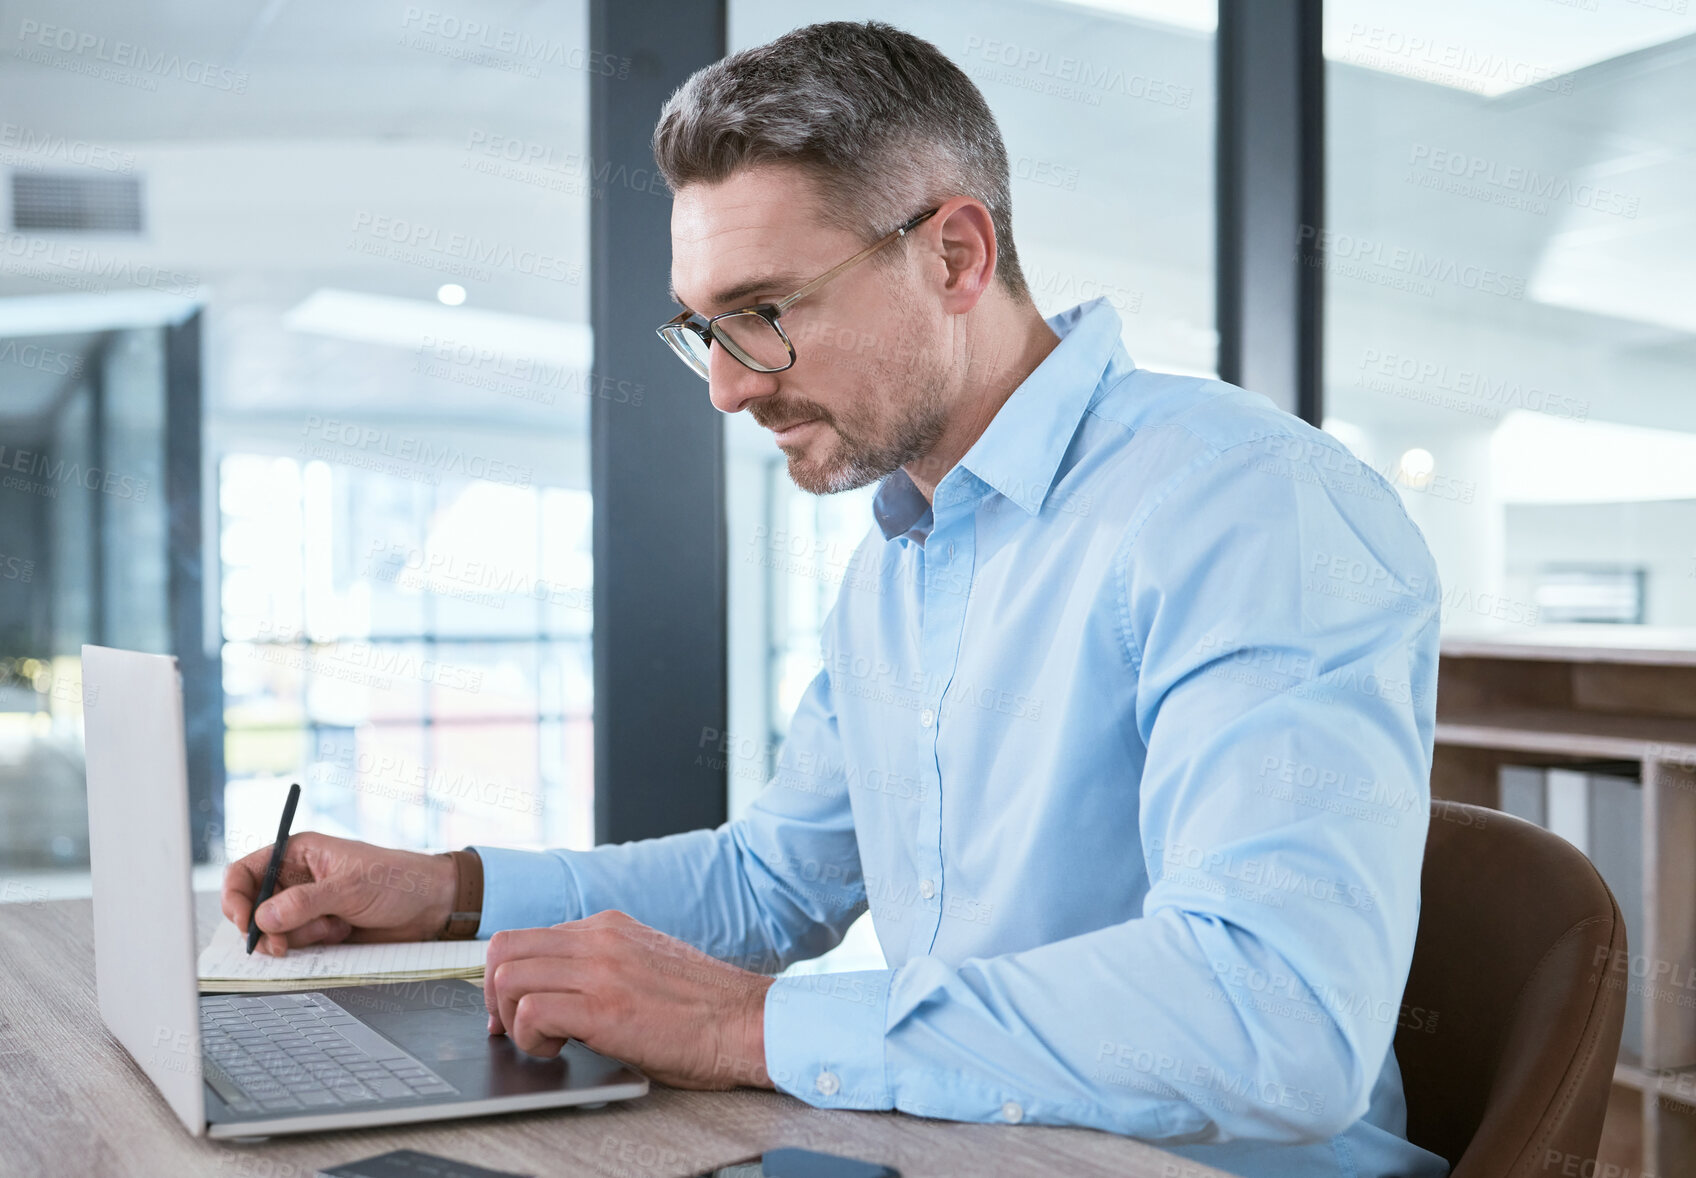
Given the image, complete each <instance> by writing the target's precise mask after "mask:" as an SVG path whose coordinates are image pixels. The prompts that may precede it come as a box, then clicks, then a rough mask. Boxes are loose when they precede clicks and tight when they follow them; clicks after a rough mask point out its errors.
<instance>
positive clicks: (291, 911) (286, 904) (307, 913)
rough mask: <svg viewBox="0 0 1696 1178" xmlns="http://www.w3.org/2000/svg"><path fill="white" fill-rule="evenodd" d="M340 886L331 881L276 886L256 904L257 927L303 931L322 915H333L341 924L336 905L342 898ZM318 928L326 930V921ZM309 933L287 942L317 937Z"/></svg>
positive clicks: (323, 916)
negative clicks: (284, 886) (278, 888)
mask: <svg viewBox="0 0 1696 1178" xmlns="http://www.w3.org/2000/svg"><path fill="white" fill-rule="evenodd" d="M341 896H342V889H341V888H340V887H338V886H337V885H336V884H334V883H331V882H327V881H326V882H313V883H304V884H298V885H296V886H295V887H292V888H287V889H282V890H279V891H278V892H277V893H276V894H275V895H273V896H272V897H271V898H270V899H269V900H267V901H265V903H263V904H261V905H260V906H259V927H260V928H261V929H262V930H264V931H265V932H267V933H287V934H293V933H296V932H300V933H303V934H304V933H306V932H307V931H308V928H309V926H314V925H315V922H318V921H320V920H321V919H322V918H325V917H335V918H336V919H337V920H338V921H339V922H340V923H341V924H343V925H346V924H347V922H346V921H344V920H341V919H340V917H339V916H338V914H337V912H336V909H337V906H338V904H339V903H340V901H341ZM316 927H317V928H318V929H319V930H320V931H322V930H327V929H328V927H329V926H328V925H327V924H326V925H317V926H316ZM318 939H319V937H318V936H311V937H308V938H307V939H305V940H294V939H293V938H292V936H291V939H290V941H289V943H290V944H294V945H301V944H311V943H312V942H313V941H316V940H318Z"/></svg>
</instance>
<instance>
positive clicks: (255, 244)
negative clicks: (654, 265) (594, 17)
mask: <svg viewBox="0 0 1696 1178" xmlns="http://www.w3.org/2000/svg"><path fill="white" fill-rule="evenodd" d="M39 23H40V22H33V21H27V20H26V21H25V22H24V25H26V26H30V27H29V28H26V29H25V30H24V32H22V33H20V34H19V35H20V37H22V38H24V39H23V40H21V41H20V43H19V44H20V49H19V53H18V55H17V57H16V59H15V60H12V59H8V68H7V70H6V71H4V75H3V76H0V108H4V109H5V110H6V122H5V127H4V129H3V133H0V140H3V142H0V184H4V185H5V186H6V187H5V191H0V197H4V196H5V192H7V191H9V192H10V194H11V197H12V199H11V200H10V201H4V200H0V216H5V217H6V218H7V219H8V221H7V224H5V225H0V230H9V232H5V233H4V235H3V240H4V243H5V251H4V258H3V259H0V388H4V390H5V391H4V393H3V394H0V454H3V456H4V459H5V462H6V465H7V467H8V471H9V469H10V465H11V461H12V459H13V458H14V457H15V456H16V454H17V453H18V452H19V451H28V452H30V453H32V454H40V455H45V456H46V459H47V461H48V463H49V464H50V465H51V466H52V468H53V469H54V470H62V469H65V468H66V467H67V466H75V467H76V468H77V469H79V470H89V469H95V470H103V471H106V470H109V471H111V472H112V473H113V474H114V476H115V481H114V482H113V483H112V484H111V485H110V486H99V485H97V486H96V487H95V488H94V489H89V488H88V487H85V486H75V487H73V486H69V485H66V486H60V485H59V484H57V483H54V482H53V481H52V479H51V478H50V479H49V480H48V481H47V483H45V484H43V486H44V487H45V488H46V489H45V490H43V489H42V488H41V487H35V488H32V487H29V486H25V485H24V484H23V483H21V482H20V483H17V484H16V485H11V484H8V485H6V486H3V487H0V872H8V871H12V870H13V869H16V870H19V871H22V870H33V869H34V868H37V867H40V868H43V869H46V868H55V867H60V868H65V869H71V870H74V869H76V868H79V867H80V868H82V869H83V870H84V871H86V834H85V830H86V817H85V815H84V814H83V812H82V806H83V801H82V789H81V777H82V766H81V747H80V729H79V722H80V715H79V709H78V706H77V703H76V701H75V698H74V697H75V693H76V690H77V654H78V648H79V646H80V644H81V643H83V642H85V641H95V642H105V643H108V644H111V645H117V646H126V647H132V648H138V649H143V650H153V651H165V652H170V653H177V654H179V655H182V654H184V653H185V652H187V651H192V652H193V654H194V655H195V657H196V659H197V660H198V662H199V664H200V665H201V666H205V665H206V664H207V663H208V661H210V662H211V663H212V665H213V667H214V668H215V670H214V673H213V674H212V675H211V676H210V679H209V682H210V683H212V684H221V690H222V704H221V706H219V705H217V704H216V702H214V703H213V704H212V705H211V706H208V707H206V708H205V709H204V714H201V715H197V716H194V717H191V726H195V725H198V726H199V727H198V729H197V731H202V732H204V731H213V730H216V729H217V728H218V726H219V725H220V723H221V724H222V725H223V729H222V750H223V754H224V765H223V768H224V771H225V775H226V777H227V789H226V791H225V794H224V799H223V800H224V803H225V805H224V825H223V827H222V828H221V829H220V830H219V832H218V833H219V834H220V835H222V836H224V838H225V839H226V840H227V844H228V850H229V851H230V852H231V853H239V852H241V851H244V850H247V849H251V847H252V846H254V845H262V844H263V843H267V842H269V841H270V839H271V838H272V837H273V836H274V835H275V831H276V822H277V814H278V811H279V808H280V806H281V802H282V797H283V794H284V790H285V787H286V785H287V783H288V782H290V781H299V782H301V784H302V786H303V790H304V797H303V799H302V803H301V809H300V813H299V816H298V818H297V829H308V828H315V829H320V830H327V831H332V832H336V833H340V834H346V835H351V836H355V837H359V838H365V839H371V840H375V841H381V842H392V843H399V844H403V845H408V846H418V847H423V846H459V845H463V844H464V843H465V842H467V841H469V840H472V839H480V840H487V841H491V842H500V843H509V844H513V845H519V846H523V845H536V844H551V845H565V846H588V845H590V844H591V843H592V842H593V823H592V798H593V764H592V752H591V750H592V745H593V741H592V739H591V732H592V728H591V725H592V716H591V713H592V706H593V698H592V686H591V684H592V675H591V673H590V650H589V641H590V631H591V600H592V588H593V570H592V567H591V563H592V562H591V554H590V538H589V521H590V511H591V505H590V493H589V481H588V433H587V424H588V417H589V398H590V397H591V396H594V395H596V394H597V392H599V391H600V390H601V389H603V388H604V387H605V385H604V382H600V381H597V380H595V379H594V378H592V377H591V375H590V373H589V362H590V356H591V346H590V332H589V326H588V282H587V278H588V272H587V264H588V248H587V237H588V220H589V218H588V211H589V201H590V199H591V198H592V197H593V196H595V195H596V194H597V192H598V191H599V190H598V188H597V169H596V168H595V167H594V165H593V164H592V162H591V161H590V160H589V155H588V138H589V137H588V123H587V102H588V83H589V76H590V75H589V71H590V70H591V69H601V68H603V66H604V64H605V63H604V62H602V61H600V59H599V58H597V57H595V56H593V55H591V54H589V53H588V52H587V39H588V19H587V7H586V5H585V4H584V3H582V0H565V2H563V3H558V4H549V5H542V6H532V7H527V8H523V9H521V10H519V9H513V8H511V7H510V6H502V5H498V4H490V3H487V2H485V0H468V3H466V4H464V5H456V6H455V8H454V10H453V11H452V12H446V13H444V12H438V11H431V10H429V9H428V8H425V9H420V8H418V7H416V6H400V7H394V8H384V9H372V8H366V7H362V6H357V5H354V6H347V5H343V6H340V7H337V6H333V5H330V6H327V5H323V4H306V5H273V6H271V7H269V8H266V9H265V10H264V11H263V12H260V13H257V14H256V13H255V12H252V11H247V10H241V11H237V10H234V9H225V8H222V7H220V6H218V5H214V4H189V5H177V6H170V7H168V8H156V7H150V8H147V9H146V10H145V11H144V10H142V9H133V8H130V7H126V6H124V5H120V4H115V3H110V2H106V3H101V2H95V3H92V4H84V5H81V6H80V7H79V8H78V10H77V14H76V15H75V17H74V19H73V18H71V17H70V16H67V17H66V20H65V22H61V30H62V28H63V25H64V24H65V23H68V24H70V25H74V26H75V28H76V29H77V31H78V32H79V34H80V35H81V36H82V39H83V41H84V42H87V45H83V44H81V43H80V42H79V44H78V45H72V44H71V43H70V40H68V39H66V38H60V39H59V40H57V41H55V40H53V38H52V37H50V36H45V35H42V36H40V37H37V36H34V35H33V33H32V30H33V31H34V32H39V29H37V28H36V26H37V25H38V24H39ZM40 28H48V26H47V25H44V24H42V25H40ZM26 42H27V44H26ZM96 42H98V44H99V45H108V46H109V45H110V44H112V43H114V42H127V43H130V44H134V45H140V46H141V47H142V49H143V52H142V53H141V54H140V55H139V57H138V62H137V63H133V64H127V65H126V64H123V63H118V64H113V63H112V62H111V61H108V60H106V58H104V57H101V58H99V60H96V58H97V57H99V54H98V53H97V52H96V50H95V49H89V48H88V47H87V46H88V45H95V44H96ZM97 48H98V46H96V49H97ZM141 58H145V59H147V61H156V62H157V63H159V64H160V68H158V69H154V68H152V67H150V66H149V65H147V64H146V62H143V61H141V60H140V59H141ZM187 61H193V62H196V63H200V64H201V65H202V66H204V68H203V69H199V70H197V71H196V75H197V76H196V77H193V78H191V77H188V76H186V75H184V74H183V73H182V72H181V71H178V70H176V69H175V63H178V62H187ZM625 64H628V63H625ZM93 67H98V68H93ZM166 67H170V68H166ZM603 178H604V177H603ZM14 214H15V215H14ZM197 309H198V313H199V315H200V354H199V364H198V372H197V373H196V372H193V371H190V369H189V368H184V369H183V370H182V371H181V372H180V373H176V374H175V375H176V376H181V377H182V379H184V380H191V381H192V380H193V379H196V378H197V379H198V382H199V390H200V399H201V414H202V417H201V420H200V421H198V422H195V423H191V424H189V425H187V426H186V427H184V429H185V430H193V429H198V430H199V432H200V438H201V442H202V445H201V448H200V457H201V461H200V463H199V470H198V473H197V472H196V471H195V469H194V466H195V464H194V463H192V462H190V463H188V464H187V465H186V466H184V465H182V464H180V463H179V464H177V465H175V466H173V465H172V463H171V461H170V455H171V453H172V450H171V442H172V430H167V429H165V428H164V418H163V406H164V405H165V404H166V401H165V398H164V391H165V389H166V387H167V385H168V384H169V382H168V381H167V373H166V368H167V366H168V364H170V363H177V362H180V361H181V359H182V357H177V358H176V360H175V361H173V360H172V359H171V358H170V357H169V356H168V355H167V348H166V346H165V340H166V335H165V332H164V330H163V329H161V328H158V327H156V326H150V327H146V328H142V327H136V326H135V324H136V323H138V322H145V323H150V324H154V323H166V322H177V321H179V320H180V319H181V318H182V317H183V316H184V315H186V314H190V313H193V312H195V311H196V310H197ZM190 368H192V365H191V366H190ZM173 379H174V377H173ZM172 387H177V386H172ZM609 395H610V394H609ZM173 404H176V402H173ZM177 436H178V437H180V436H181V433H180V432H179V433H178V434H177ZM54 477H57V476H54ZM169 480H176V482H175V484H174V485H176V486H179V487H181V486H188V485H191V484H192V483H194V482H195V481H196V480H198V485H199V487H200V490H201V495H202V500H203V504H204V509H203V511H202V514H201V521H200V523H201V527H200V529H199V532H200V535H199V536H198V537H196V536H195V535H193V534H192V531H193V529H192V521H187V522H188V523H189V525H190V532H191V534H189V535H187V536H184V535H183V531H184V529H183V527H182V525H183V523H184V522H185V521H183V520H180V519H177V518H171V519H170V520H169V521H167V518H166V514H165V508H164V504H165V502H166V494H165V490H166V483H167V482H168V481H169ZM34 482H37V483H40V482H41V480H40V479H36V480H34ZM137 487H141V488H147V489H148V493H142V494H137V493H136V490H135V489H136V488H137ZM125 488H128V493H127V494H126V493H125ZM167 522H169V525H170V527H169V528H167ZM169 545H175V546H176V547H175V548H170V549H169V550H168V546H169ZM176 560H181V561H183V562H186V564H187V565H193V566H198V567H199V569H200V570H201V572H202V574H203V576H204V580H205V593H204V596H203V609H202V614H203V618H204V625H203V627H202V629H203V631H204V632H203V633H201V634H198V635H193V634H190V635H184V634H182V633H179V632H178V630H177V629H174V628H173V627H175V626H177V625H178V622H177V621H176V619H179V618H180V617H181V614H180V613H179V612H177V611H174V610H173V609H172V608H171V607H172V606H173V605H174V604H179V603H174V602H172V601H171V599H170V594H171V593H172V592H176V591H177V590H174V589H172V585H173V584H174V583H175V582H174V580H173V571H174V570H177V569H180V568H182V567H185V566H183V565H176V564H173V563H172V562H173V561H176ZM9 562H10V563H9ZM12 568H15V569H16V570H18V573H17V575H16V576H11V577H8V575H7V570H8V569H12ZM26 572H27V575H25V574H26ZM185 663H186V660H185ZM211 809H212V807H211V805H210V803H208V806H207V810H208V811H210V810H211ZM200 820H201V821H204V820H205V818H201V819H200ZM216 850H217V848H214V852H216ZM4 878H7V879H10V878H14V877H12V876H5V877H4ZM31 878H33V877H31ZM84 878H85V879H86V875H85V876H84ZM213 878H215V873H207V874H203V877H202V882H203V883H205V882H209V881H210V880H211V879H213ZM32 886H33V885H32ZM85 886H86V885H85ZM0 898H3V897H0Z"/></svg>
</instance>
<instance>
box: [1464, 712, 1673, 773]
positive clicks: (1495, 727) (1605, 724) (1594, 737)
mask: <svg viewBox="0 0 1696 1178" xmlns="http://www.w3.org/2000/svg"><path fill="white" fill-rule="evenodd" d="M1437 743H1438V744H1447V745H1456V746H1459V747H1463V748H1478V749H1502V750H1504V751H1508V752H1516V753H1547V754H1550V755H1552V756H1565V757H1597V758H1606V759H1609V760H1628V761H1641V760H1645V759H1648V758H1656V759H1661V760H1670V761H1678V762H1681V763H1683V764H1696V720H1686V719H1683V718H1680V717H1673V716H1637V715H1619V716H1615V715H1606V714H1598V713H1596V712H1577V711H1564V710H1559V709H1553V708H1512V707H1505V708H1495V707H1461V708H1441V707H1439V711H1438V715H1437Z"/></svg>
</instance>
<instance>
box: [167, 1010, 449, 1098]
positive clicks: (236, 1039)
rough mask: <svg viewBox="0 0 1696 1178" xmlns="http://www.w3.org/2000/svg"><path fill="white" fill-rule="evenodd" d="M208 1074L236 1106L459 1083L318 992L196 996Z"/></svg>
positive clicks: (438, 1088)
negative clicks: (435, 1070) (429, 1066)
mask: <svg viewBox="0 0 1696 1178" xmlns="http://www.w3.org/2000/svg"><path fill="white" fill-rule="evenodd" d="M200 1035H201V1054H202V1055H203V1056H204V1057H205V1062H206V1068H205V1073H206V1082H207V1083H208V1084H211V1085H212V1088H213V1090H214V1091H216V1092H217V1093H218V1095H219V1096H220V1097H222V1098H223V1101H224V1103H225V1104H227V1105H229V1106H230V1109H231V1110H232V1111H234V1112H238V1113H281V1112H306V1111H310V1110H314V1109H320V1110H330V1111H336V1110H339V1109H341V1108H357V1107H359V1106H360V1105H366V1104H376V1103H378V1102H379V1101H382V1102H387V1101H394V1100H431V1099H440V1098H441V1097H443V1096H450V1095H456V1094H457V1093H458V1092H459V1089H457V1088H455V1087H454V1086H453V1085H452V1084H449V1083H448V1082H447V1081H446V1080H444V1079H442V1078H441V1076H439V1075H437V1074H436V1073H435V1072H433V1071H431V1070H430V1069H429V1068H427V1067H425V1066H424V1065H423V1064H422V1063H420V1062H419V1061H418V1060H417V1059H415V1058H413V1057H412V1056H411V1055H408V1054H407V1053H406V1052H404V1051H402V1050H401V1049H400V1048H398V1047H396V1046H395V1045H394V1044H393V1043H390V1042H389V1041H388V1040H387V1039H385V1038H383V1036H381V1035H379V1034H378V1033H377V1032H375V1031H373V1030H372V1029H371V1028H370V1027H367V1026H366V1025H365V1024H364V1023H362V1022H360V1021H359V1020H358V1019H356V1018H354V1017H353V1016H352V1015H351V1014H349V1013H348V1012H347V1011H346V1010H345V1009H343V1008H342V1007H341V1006H339V1005H337V1004H336V1003H335V1002H334V1001H332V1000H331V999H330V998H328V997H326V996H325V995H323V994H319V993H296V994H265V995H262V996H245V995H239V994H227V995H207V996H206V997H203V998H202V999H201V1000H200Z"/></svg>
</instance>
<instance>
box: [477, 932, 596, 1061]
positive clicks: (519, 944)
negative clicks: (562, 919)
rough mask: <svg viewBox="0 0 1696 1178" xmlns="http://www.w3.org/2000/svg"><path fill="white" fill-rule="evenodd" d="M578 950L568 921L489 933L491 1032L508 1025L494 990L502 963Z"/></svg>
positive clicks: (486, 988) (486, 994)
mask: <svg viewBox="0 0 1696 1178" xmlns="http://www.w3.org/2000/svg"><path fill="white" fill-rule="evenodd" d="M577 950H578V946H577V944H576V938H574V937H573V936H572V928H571V926H568V925H560V926H557V927H555V928H526V929H506V930H503V931H501V932H498V933H496V934H495V935H494V936H493V937H490V938H489V952H488V955H487V957H486V958H485V961H484V967H483V1004H484V1005H485V1006H486V1007H488V1010H489V1015H490V1018H491V1021H490V1023H489V1032H490V1033H491V1034H500V1033H501V1031H502V1029H503V1028H504V1027H505V1026H506V1025H507V1024H506V1023H505V1022H504V1021H503V1020H502V1019H501V1013H500V1006H499V1004H498V1002H497V1001H496V993H495V990H496V986H495V980H494V979H495V974H496V973H497V972H498V971H499V970H500V968H501V966H503V965H505V964H507V963H508V962H515V961H521V960H524V959H526V958H535V957H551V958H560V957H573V956H577V955H578V952H577Z"/></svg>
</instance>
